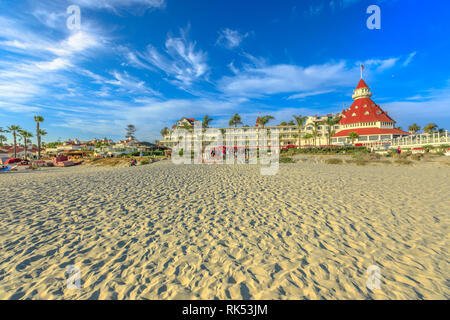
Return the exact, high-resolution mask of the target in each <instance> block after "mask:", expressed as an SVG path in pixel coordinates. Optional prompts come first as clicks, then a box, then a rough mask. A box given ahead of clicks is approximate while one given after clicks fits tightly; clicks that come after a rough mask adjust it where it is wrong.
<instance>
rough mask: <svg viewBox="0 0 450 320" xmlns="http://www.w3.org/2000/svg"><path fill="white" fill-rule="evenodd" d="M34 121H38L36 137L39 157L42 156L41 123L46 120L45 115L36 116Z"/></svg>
mask: <svg viewBox="0 0 450 320" xmlns="http://www.w3.org/2000/svg"><path fill="white" fill-rule="evenodd" d="M34 121H36V138H37V143H38V159H40V158H41V135H40V134H39V123H41V122H44V117H41V116H34Z"/></svg>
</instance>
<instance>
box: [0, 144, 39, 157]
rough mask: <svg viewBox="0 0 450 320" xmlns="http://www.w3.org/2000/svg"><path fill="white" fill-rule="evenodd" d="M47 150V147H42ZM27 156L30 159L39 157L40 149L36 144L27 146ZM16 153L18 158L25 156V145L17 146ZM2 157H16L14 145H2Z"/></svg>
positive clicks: (0, 150) (0, 152) (0, 149)
mask: <svg viewBox="0 0 450 320" xmlns="http://www.w3.org/2000/svg"><path fill="white" fill-rule="evenodd" d="M42 150H45V149H42ZM26 154H27V158H28V159H37V156H38V149H37V148H36V147H35V146H27V152H26ZM16 155H17V158H24V157H25V147H24V146H19V145H18V146H17V147H16ZM0 157H2V158H12V157H14V146H2V147H0Z"/></svg>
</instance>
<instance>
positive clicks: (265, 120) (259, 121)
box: [256, 115, 275, 129]
mask: <svg viewBox="0 0 450 320" xmlns="http://www.w3.org/2000/svg"><path fill="white" fill-rule="evenodd" d="M273 119H275V117H273V116H269V115H267V116H264V117H258V119H257V120H256V123H257V124H260V125H261V126H262V128H263V129H264V126H265V125H266V124H267V123H268V122H269V121H270V120H273Z"/></svg>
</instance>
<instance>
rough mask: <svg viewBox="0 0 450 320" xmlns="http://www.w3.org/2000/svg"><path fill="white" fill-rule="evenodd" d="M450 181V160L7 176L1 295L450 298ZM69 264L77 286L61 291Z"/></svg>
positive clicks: (166, 166) (0, 239)
mask: <svg viewBox="0 0 450 320" xmlns="http://www.w3.org/2000/svg"><path fill="white" fill-rule="evenodd" d="M449 181H450V169H448V168H440V169H437V168H415V167H391V166H389V167H388V166H386V167H372V166H371V167H357V166H346V165H343V166H330V165H323V164H311V163H303V164H289V165H282V166H281V168H280V172H279V173H278V175H276V176H261V175H260V174H259V168H257V167H254V166H247V165H241V166H174V165H172V164H171V163H170V162H167V161H166V162H161V163H157V164H153V165H149V166H143V167H136V168H113V169H111V168H83V167H81V168H64V169H60V168H58V169H46V170H43V171H39V172H33V173H15V174H11V175H2V176H0V203H1V204H2V205H1V211H0V298H1V299H69V298H77V299H432V298H437V299H449V298H450V290H449V279H450V268H449V255H448V249H447V248H448V244H449V241H448V240H449V238H448V234H449V232H448V226H449V216H448V214H449V212H450V200H449V197H448V190H449ZM70 265H76V266H78V267H79V268H80V269H81V279H82V289H81V290H70V289H68V288H66V274H65V272H66V269H67V267H68V266H70ZM371 265H376V266H378V267H379V268H380V270H381V274H382V278H381V289H380V290H373V291H372V290H369V289H368V288H367V287H366V279H367V274H366V270H367V268H368V267H369V266H371Z"/></svg>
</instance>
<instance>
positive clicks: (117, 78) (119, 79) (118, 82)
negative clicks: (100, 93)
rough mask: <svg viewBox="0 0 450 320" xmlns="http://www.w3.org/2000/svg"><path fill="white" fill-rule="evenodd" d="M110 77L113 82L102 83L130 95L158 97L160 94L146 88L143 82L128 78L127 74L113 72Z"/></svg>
mask: <svg viewBox="0 0 450 320" xmlns="http://www.w3.org/2000/svg"><path fill="white" fill-rule="evenodd" d="M112 75H113V77H114V79H113V80H104V82H105V83H108V84H111V85H114V86H117V87H120V88H121V89H124V90H126V91H127V92H130V93H141V94H152V95H160V93H158V92H156V91H154V90H153V89H151V88H149V87H147V85H146V84H145V82H144V81H141V80H139V79H137V78H134V77H132V76H130V75H129V74H128V73H127V72H124V73H119V72H117V71H114V72H113V73H112Z"/></svg>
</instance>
